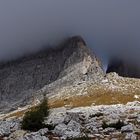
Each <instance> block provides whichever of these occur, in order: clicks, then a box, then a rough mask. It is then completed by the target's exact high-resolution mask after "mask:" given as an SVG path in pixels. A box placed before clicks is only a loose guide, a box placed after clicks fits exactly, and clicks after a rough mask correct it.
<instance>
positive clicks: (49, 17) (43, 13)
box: [0, 0, 140, 67]
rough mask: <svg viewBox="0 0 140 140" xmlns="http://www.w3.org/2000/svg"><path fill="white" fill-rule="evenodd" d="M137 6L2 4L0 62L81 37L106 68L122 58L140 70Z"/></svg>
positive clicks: (28, 0)
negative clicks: (46, 45)
mask: <svg viewBox="0 0 140 140" xmlns="http://www.w3.org/2000/svg"><path fill="white" fill-rule="evenodd" d="M139 6H140V1H139V0H133V1H132V0H123V1H122V0H117V1H114V0H106V1H102V0H69V1H68V0H59V1H56V0H22V1H21V0H7V1H6V0H1V1H0V60H5V59H6V60H7V59H13V58H16V57H19V56H22V55H24V54H26V53H30V52H33V51H37V50H38V49H40V47H41V46H43V45H45V44H54V43H57V42H58V41H60V40H62V39H63V38H66V37H69V36H72V35H81V36H82V37H83V38H84V39H85V40H86V42H87V44H88V46H89V47H92V48H93V50H94V52H96V54H97V55H98V56H99V57H100V58H101V59H102V61H103V63H104V64H105V63H107V61H108V60H109V59H110V58H111V57H118V58H123V59H124V60H126V61H128V62H130V61H131V63H135V64H136V65H137V66H138V67H140V63H139V60H140V16H139V13H140V8H139Z"/></svg>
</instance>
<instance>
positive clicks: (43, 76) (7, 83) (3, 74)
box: [0, 36, 104, 111]
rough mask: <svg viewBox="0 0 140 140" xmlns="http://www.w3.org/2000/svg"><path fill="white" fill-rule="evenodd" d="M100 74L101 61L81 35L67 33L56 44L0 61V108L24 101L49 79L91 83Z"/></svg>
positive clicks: (47, 83) (60, 82) (6, 107)
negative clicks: (59, 42)
mask: <svg viewBox="0 0 140 140" xmlns="http://www.w3.org/2000/svg"><path fill="white" fill-rule="evenodd" d="M103 75H104V73H103V70H102V68H101V63H100V62H99V60H98V59H97V58H96V56H95V54H93V52H92V51H91V50H90V48H88V47H87V46H86V43H85V41H84V40H83V39H82V37H80V36H75V37H71V38H69V39H67V40H65V41H64V42H63V43H62V44H61V46H59V47H57V48H52V49H47V50H44V51H41V52H38V53H36V54H33V55H30V56H27V57H24V58H20V59H17V60H15V61H11V62H7V63H5V64H1V65H0V111H3V110H5V109H9V108H11V107H12V108H13V109H16V108H17V107H18V106H21V105H23V106H24V105H26V104H27V103H29V101H30V99H31V98H32V97H33V96H35V94H34V93H36V92H37V91H39V90H41V89H42V88H43V87H44V86H46V85H51V83H55V84H54V85H55V86H57V87H63V86H66V85H71V84H74V83H79V82H80V81H87V80H90V81H92V82H93V83H94V82H96V81H97V80H98V79H100V78H101V77H103ZM54 88H55V87H54Z"/></svg>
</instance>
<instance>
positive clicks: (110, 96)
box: [49, 88, 140, 108]
mask: <svg viewBox="0 0 140 140" xmlns="http://www.w3.org/2000/svg"><path fill="white" fill-rule="evenodd" d="M87 93H88V94H87V95H83V96H82V95H79V96H74V97H69V98H68V97H66V98H64V99H51V100H49V105H50V107H51V108H57V107H62V106H64V105H71V106H72V107H80V106H83V107H84V106H90V105H92V104H95V105H101V104H104V105H111V104H118V103H121V104H126V103H127V102H132V101H134V100H135V98H134V94H129V93H128V94H123V93H122V92H120V91H111V90H103V89H92V88H89V89H88V91H87ZM138 101H140V99H138Z"/></svg>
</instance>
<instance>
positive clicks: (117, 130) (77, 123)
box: [0, 102, 140, 140]
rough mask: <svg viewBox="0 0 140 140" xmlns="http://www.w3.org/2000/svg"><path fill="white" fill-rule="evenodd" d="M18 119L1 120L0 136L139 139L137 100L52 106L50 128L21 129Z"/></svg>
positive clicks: (58, 139) (46, 139) (49, 139)
mask: <svg viewBox="0 0 140 140" xmlns="http://www.w3.org/2000/svg"><path fill="white" fill-rule="evenodd" d="M21 119H22V118H8V119H6V120H1V121H0V137H1V138H3V140H4V139H8V140H66V139H67V138H79V137H85V136H88V137H89V138H90V139H91V140H139V139H140V102H129V103H127V104H126V105H123V104H117V105H100V106H89V107H79V108H74V109H68V108H65V107H62V108H57V109H52V110H51V112H50V115H49V117H48V119H47V120H46V121H45V124H47V125H49V126H51V127H52V129H50V130H48V128H44V129H41V130H39V131H37V132H27V131H24V130H21V128H20V121H21ZM119 121H120V122H122V123H118V122H119ZM104 124H106V125H104ZM112 124H114V125H112ZM117 124H118V125H117Z"/></svg>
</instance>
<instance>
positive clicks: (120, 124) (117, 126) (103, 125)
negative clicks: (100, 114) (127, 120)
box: [102, 120, 125, 130]
mask: <svg viewBox="0 0 140 140" xmlns="http://www.w3.org/2000/svg"><path fill="white" fill-rule="evenodd" d="M124 125H125V124H124V122H123V121H120V120H118V121H117V122H116V123H110V124H107V123H106V122H103V124H102V127H103V129H105V128H108V127H113V128H116V129H117V130H119V129H121V127H123V126H124Z"/></svg>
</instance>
